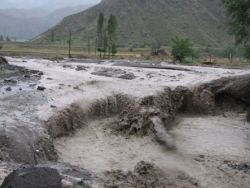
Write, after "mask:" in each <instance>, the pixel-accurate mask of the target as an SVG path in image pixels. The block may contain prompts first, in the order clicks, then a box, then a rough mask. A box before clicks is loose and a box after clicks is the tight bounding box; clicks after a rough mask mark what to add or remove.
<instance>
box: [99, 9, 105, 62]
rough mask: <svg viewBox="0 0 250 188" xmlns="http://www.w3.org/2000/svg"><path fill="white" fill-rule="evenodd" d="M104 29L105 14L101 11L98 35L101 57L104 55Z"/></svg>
mask: <svg viewBox="0 0 250 188" xmlns="http://www.w3.org/2000/svg"><path fill="white" fill-rule="evenodd" d="M103 29H104V14H103V13H102V12H100V14H99V18H98V21H97V36H98V48H97V50H98V51H99V52H100V58H101V57H102V51H103V49H102V48H103Z"/></svg>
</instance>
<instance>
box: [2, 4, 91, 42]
mask: <svg viewBox="0 0 250 188" xmlns="http://www.w3.org/2000/svg"><path fill="white" fill-rule="evenodd" d="M91 6H92V5H78V6H74V7H65V8H61V9H57V10H55V11H53V12H52V13H49V12H48V10H45V9H42V8H34V9H15V8H10V9H1V10H0V14H1V15H0V35H3V36H4V37H6V36H9V37H10V38H12V39H13V38H17V39H32V38H34V37H36V36H37V35H39V34H40V33H42V32H44V31H47V30H48V29H49V28H51V27H53V26H54V25H56V24H57V23H58V22H60V21H61V20H62V19H63V18H64V17H66V16H68V15H71V14H75V13H78V12H81V11H83V10H86V9H87V8H89V7H91ZM3 15H4V16H3ZM12 18H14V19H12Z"/></svg>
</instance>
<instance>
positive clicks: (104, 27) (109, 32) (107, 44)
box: [97, 12, 118, 57]
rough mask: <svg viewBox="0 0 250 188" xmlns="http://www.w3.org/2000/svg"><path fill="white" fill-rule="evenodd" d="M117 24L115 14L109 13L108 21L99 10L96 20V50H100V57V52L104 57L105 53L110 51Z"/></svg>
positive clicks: (113, 42)
mask: <svg viewBox="0 0 250 188" xmlns="http://www.w3.org/2000/svg"><path fill="white" fill-rule="evenodd" d="M117 26H118V21H117V18H116V16H114V15H113V14H111V15H110V16H109V19H108V23H107V21H106V19H105V17H104V14H103V13H102V12H101V13H100V14H99V18H98V21H97V36H98V39H97V41H98V42H97V43H98V44H97V46H98V47H97V51H99V52H100V57H102V52H103V53H104V57H106V53H107V52H108V53H112V46H113V45H114V44H115V38H116V30H117Z"/></svg>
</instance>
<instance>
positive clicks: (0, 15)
mask: <svg viewBox="0 0 250 188" xmlns="http://www.w3.org/2000/svg"><path fill="white" fill-rule="evenodd" d="M0 16H3V17H6V18H10V19H12V20H16V21H19V22H22V23H25V24H28V25H33V26H35V27H40V28H43V29H46V30H48V29H49V28H47V27H43V26H40V25H36V24H33V23H29V22H26V21H23V20H19V19H17V18H13V17H11V16H7V15H4V14H1V13H0Z"/></svg>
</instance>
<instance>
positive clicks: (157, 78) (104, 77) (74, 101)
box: [0, 58, 250, 188]
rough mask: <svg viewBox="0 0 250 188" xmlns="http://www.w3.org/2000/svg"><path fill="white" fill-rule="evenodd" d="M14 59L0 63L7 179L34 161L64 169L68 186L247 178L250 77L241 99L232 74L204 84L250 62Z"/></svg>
mask: <svg viewBox="0 0 250 188" xmlns="http://www.w3.org/2000/svg"><path fill="white" fill-rule="evenodd" d="M8 61H9V64H10V65H1V66H0V67H1V70H0V71H1V74H0V78H1V80H0V91H1V92H0V99H1V101H0V108H1V112H0V113H1V118H0V130H1V133H0V143H1V146H0V157H1V158H0V160H1V162H0V184H1V182H2V181H3V179H4V177H5V176H6V175H7V174H8V173H9V172H10V171H11V170H13V169H15V168H18V167H20V166H22V165H24V164H30V165H38V166H50V167H53V168H56V169H58V171H59V172H60V174H61V176H62V181H63V186H64V187H84V186H85V187H107V188H111V187H124V188H126V187H142V188H143V187H173V188H174V187H205V188H210V187H211V188H214V187H218V188H220V187H221V188H224V187H225V188H231V187H232V188H234V187H239V188H240V187H248V186H249V185H250V124H249V123H247V122H246V121H245V113H246V111H245V110H246V108H247V107H248V105H249V103H248V102H247V101H248V97H246V96H245V95H246V94H248V90H246V92H245V93H244V92H243V91H242V88H243V90H244V87H245V86H247V85H248V77H247V78H246V79H245V78H244V79H245V80H246V82H244V84H241V85H240V86H242V87H240V86H239V88H237V89H239V91H240V93H241V95H240V96H244V97H243V98H242V99H241V97H240V96H239V97H238V98H237V100H236V99H235V96H236V95H233V94H234V91H232V89H231V86H230V83H232V82H230V83H226V82H225V81H223V82H219V81H218V82H215V83H213V84H212V85H209V84H205V85H203V84H204V83H210V82H211V81H212V80H216V79H220V78H233V76H237V75H246V74H249V73H250V70H249V69H225V68H210V67H191V66H179V65H168V64H166V63H164V62H162V63H158V64H157V66H158V67H157V69H155V68H154V67H152V66H155V65H154V64H150V65H148V64H140V66H137V67H134V64H135V63H134V62H133V63H132V64H131V66H130V64H129V62H122V63H121V62H116V61H112V62H111V61H96V62H95V61H93V60H91V63H90V62H88V61H84V62H77V61H74V62H67V61H66V60H65V61H60V62H53V61H50V60H42V59H26V58H8ZM143 66H146V68H143ZM149 66H151V67H149ZM161 67H162V69H161ZM233 80H234V81H235V79H233ZM245 80H244V81H245ZM38 86H43V87H45V89H44V90H37V87H38ZM215 90H216V92H215ZM244 91H245V90H244ZM225 92H229V93H230V95H229V94H228V93H227V95H225ZM224 96H226V98H225V97H224ZM232 96H233V97H232ZM223 98H224V99H227V100H224V99H223Z"/></svg>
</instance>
